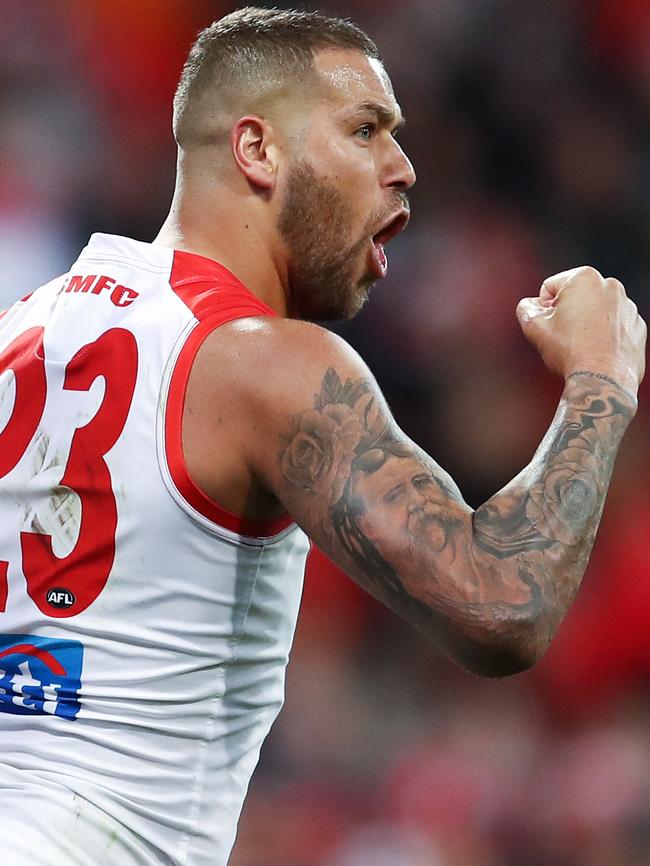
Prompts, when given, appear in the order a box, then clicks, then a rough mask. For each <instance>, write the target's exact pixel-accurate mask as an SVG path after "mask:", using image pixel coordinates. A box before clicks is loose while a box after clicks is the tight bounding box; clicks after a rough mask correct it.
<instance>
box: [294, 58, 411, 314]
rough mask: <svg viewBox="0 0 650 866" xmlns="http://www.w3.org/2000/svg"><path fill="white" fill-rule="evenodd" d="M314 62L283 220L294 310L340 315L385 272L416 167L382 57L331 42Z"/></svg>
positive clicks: (360, 303) (353, 306) (358, 304)
mask: <svg viewBox="0 0 650 866" xmlns="http://www.w3.org/2000/svg"><path fill="white" fill-rule="evenodd" d="M314 67H315V71H316V74H317V76H318V79H319V81H320V84H321V89H322V99H320V100H319V101H318V105H317V107H316V108H315V110H314V111H313V112H312V113H310V116H309V122H308V126H307V127H306V129H305V130H304V134H303V136H302V140H301V141H300V144H299V147H298V148H297V150H298V153H297V155H296V156H295V157H294V158H293V160H292V162H291V165H290V166H289V169H288V175H287V180H286V187H285V191H284V200H283V204H282V209H281V212H280V216H279V223H278V226H279V230H280V233H281V235H282V238H283V240H284V242H285V244H286V247H287V251H288V272H289V287H290V291H291V314H292V315H298V316H300V317H301V318H305V319H343V318H350V317H351V316H353V315H354V314H355V313H357V312H358V311H359V310H360V309H361V307H362V306H363V304H364V302H365V301H366V299H367V297H368V290H369V288H370V286H371V284H372V283H373V282H374V281H375V280H376V279H379V278H381V277H383V276H384V275H385V273H386V269H387V260H386V256H385V253H384V249H383V245H384V243H386V242H387V241H388V240H390V238H391V237H393V236H394V234H397V232H398V231H400V230H401V229H402V228H404V226H405V225H406V222H407V219H408V202H407V200H406V195H405V191H406V190H407V189H408V188H409V187H410V186H412V184H413V183H414V181H415V175H414V173H413V168H412V166H411V163H410V162H409V161H408V159H407V157H406V156H405V155H404V153H403V151H402V149H401V148H400V146H399V145H398V144H397V142H396V140H395V138H394V137H393V136H394V133H395V131H396V130H397V129H398V128H399V126H400V125H401V122H402V118H401V113H400V109H399V106H398V105H397V102H396V101H395V97H394V95H393V91H392V87H391V84H390V80H389V79H388V76H387V75H386V73H385V71H384V69H383V67H382V65H381V64H380V63H379V61H376V60H372V59H370V58H368V57H366V56H365V55H363V54H361V53H359V52H349V51H339V50H328V51H322V52H320V53H319V54H317V55H316V57H315V60H314Z"/></svg>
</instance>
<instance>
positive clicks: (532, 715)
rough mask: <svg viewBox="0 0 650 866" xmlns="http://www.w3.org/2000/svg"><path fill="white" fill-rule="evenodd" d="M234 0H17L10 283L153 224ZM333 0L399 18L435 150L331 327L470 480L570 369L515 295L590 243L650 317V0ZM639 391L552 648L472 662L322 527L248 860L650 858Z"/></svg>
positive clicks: (645, 535)
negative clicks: (387, 243)
mask: <svg viewBox="0 0 650 866" xmlns="http://www.w3.org/2000/svg"><path fill="white" fill-rule="evenodd" d="M258 5H272V4H265V3H263V2H261V3H259V4H258ZM276 5H280V6H289V5H294V6H296V5H298V6H299V5H300V4H285V3H277V4H276ZM233 8H235V4H232V3H227V2H218V0H215V2H207V0H138V2H137V3H134V2H128V0H83V2H82V0H59V2H57V3H51V2H49V0H30V2H28V3H25V2H24V0H0V21H1V24H0V263H1V267H0V307H2V306H5V305H7V304H8V303H10V302H11V301H12V300H13V299H14V298H16V297H20V296H22V295H25V294H27V293H28V292H29V291H30V290H32V289H33V288H34V287H35V286H36V285H38V284H39V283H41V282H44V281H46V280H48V279H50V278H51V277H53V276H55V275H56V274H57V273H60V272H63V271H65V270H66V269H67V267H68V265H69V263H70V262H71V261H72V260H73V259H74V258H75V257H76V255H77V252H78V250H79V249H80V248H81V246H83V245H84V244H85V242H86V239H87V237H88V235H89V234H90V233H91V232H93V231H108V232H115V233H118V234H125V235H129V236H132V237H135V238H138V239H141V240H151V239H152V238H153V236H154V235H155V233H156V231H157V228H158V226H159V224H160V222H161V221H162V219H163V217H164V215H165V213H166V208H167V206H168V203H169V200H170V196H171V191H172V188H173V179H174V178H173V167H174V154H175V150H174V145H173V141H172V138H171V132H170V100H171V96H172V94H173V90H174V86H175V83H176V79H177V77H178V74H179V71H180V67H181V65H182V63H183V60H184V56H185V53H186V51H187V48H188V46H189V44H190V42H191V40H192V38H193V36H194V35H195V33H196V32H197V31H198V30H199V29H200V28H201V27H203V26H205V25H206V24H208V23H209V22H210V21H211V20H212V19H214V18H217V17H220V15H222V14H225V13H226V12H229V11H231V10H232V9H233ZM312 8H313V7H312ZM319 8H321V9H322V10H323V11H325V12H328V13H331V14H338V15H343V16H350V17H352V18H353V19H354V20H355V21H357V22H358V23H359V24H360V25H361V26H363V27H364V28H365V29H366V30H367V31H368V32H369V34H370V35H371V36H373V37H374V38H375V39H376V41H377V42H378V44H379V45H380V48H381V50H382V53H383V55H384V58H385V61H386V65H387V68H388V70H389V73H390V74H391V77H392V79H393V83H394V85H395V89H396V93H397V97H398V99H399V101H400V103H401V105H402V109H403V111H404V114H405V115H406V117H407V126H406V128H405V130H404V131H403V133H402V134H401V137H400V141H401V142H402V144H403V146H404V148H405V149H406V151H407V152H408V153H409V155H410V156H411V158H412V160H413V162H414V164H415V167H416V170H417V172H418V183H417V185H416V186H415V187H414V189H413V191H412V195H411V199H412V208H413V219H412V222H411V226H410V227H409V230H408V232H407V233H406V234H405V235H403V236H401V237H400V238H399V239H398V240H396V241H394V242H393V244H391V247H390V248H389V251H388V252H389V256H390V259H391V270H390V276H389V278H388V279H387V280H386V281H385V282H384V283H382V284H381V285H380V286H377V287H376V288H375V289H374V291H373V294H372V299H371V303H370V304H369V305H368V307H367V308H366V309H365V310H364V311H363V312H362V313H361V314H360V315H359V316H358V318H357V319H356V320H354V321H353V322H351V323H347V324H345V325H344V326H337V329H338V330H339V331H340V332H341V333H342V334H343V335H344V336H345V337H346V338H347V339H349V340H350V341H351V342H352V343H353V345H355V346H356V347H357V348H358V349H359V350H360V351H361V353H362V354H363V356H364V357H365V358H366V360H367V361H368V362H369V364H370V366H371V368H372V369H373V370H374V372H375V373H376V375H377V377H378V379H379V381H380V383H381V385H382V387H383V388H384V391H385V392H386V394H387V396H388V399H389V401H390V403H391V405H392V407H393V409H394V412H395V414H396V416H397V418H398V420H399V422H400V423H401V425H402V427H403V428H404V429H405V430H406V431H407V432H408V433H409V434H410V435H411V436H412V437H413V438H415V439H416V440H417V441H418V442H419V443H420V444H422V445H423V446H424V447H425V448H426V449H427V450H428V451H429V452H430V453H431V454H432V455H433V456H434V457H435V458H436V459H437V460H438V461H439V462H440V463H441V464H442V465H443V466H445V468H447V469H448V470H449V471H450V472H451V473H452V475H453V476H454V477H455V479H456V480H457V481H458V483H459V485H460V487H461V489H462V491H463V493H464V495H465V497H466V499H467V501H468V502H469V503H470V504H472V505H473V506H478V505H479V504H480V503H481V502H483V501H484V500H485V499H486V498H487V497H489V496H490V495H491V494H492V493H494V492H495V491H496V490H498V489H499V488H500V487H501V486H503V485H504V484H505V483H506V482H507V481H508V480H509V479H510V478H511V477H513V476H514V475H515V474H516V473H517V472H518V471H519V470H520V469H521V468H522V467H523V465H525V464H526V463H527V462H528V461H529V459H530V457H531V455H532V453H533V451H534V449H535V446H536V444H537V443H538V442H539V440H540V439H541V436H542V434H543V432H544V430H545V428H546V426H547V425H548V423H549V421H550V419H551V417H552V415H553V411H554V406H555V403H556V401H557V398H558V396H559V393H560V389H561V385H560V384H559V383H558V382H556V381H554V380H553V379H551V378H550V377H549V376H548V374H546V373H545V371H544V370H543V368H542V365H541V362H540V361H539V359H538V358H537V357H536V355H535V353H534V352H533V351H532V350H531V349H529V348H528V347H527V345H526V344H525V342H524V340H523V338H522V336H521V334H520V332H519V330H518V327H517V325H516V322H515V318H514V306H515V304H516V301H517V300H518V299H519V298H520V297H522V296H524V295H533V294H536V293H537V287H538V286H539V283H540V282H541V280H542V279H543V278H544V277H545V276H547V275H549V274H550V273H553V272H556V271H559V270H564V269H566V268H568V267H572V266H574V265H577V264H583V263H590V264H593V265H595V266H596V267H598V268H599V269H600V270H601V271H602V272H603V273H606V274H607V275H615V276H617V277H619V278H620V279H622V280H623V281H624V282H625V284H626V286H627V288H628V293H629V294H630V295H631V296H632V297H633V299H634V300H635V301H636V303H637V304H638V306H639V308H640V309H641V311H642V312H643V313H644V314H645V316H646V318H647V317H648V315H649V314H650V146H649V145H650V3H649V2H648V0H544V2H541V0H347V2H343V0H341V2H330V0H323V2H322V3H321V4H320V5H319ZM641 396H642V399H641V408H640V411H639V414H638V416H637V419H636V421H635V423H634V425H633V427H632V428H631V429H630V431H629V434H628V436H627V438H626V440H625V442H624V446H623V449H622V453H621V457H620V461H619V463H618V465H617V469H616V475H615V480H614V482H613V484H612V489H611V493H610V498H609V500H608V504H607V508H606V512H605V518H604V521H603V525H602V529H601V533H600V535H599V539H598V543H597V546H596V550H595V553H594V556H593V559H592V563H591V565H590V567H589V570H588V573H587V576H586V579H585V582H584V585H583V588H582V590H581V592H580V595H579V598H578V601H577V602H576V604H575V606H574V608H573V610H572V611H571V613H570V614H569V616H568V618H567V620H566V622H565V624H564V625H563V627H562V629H561V632H560V634H559V636H558V638H557V640H556V642H555V644H554V645H553V647H552V648H551V650H550V651H549V653H548V654H547V657H546V658H545V659H544V660H543V661H542V662H541V663H540V664H539V665H538V666H537V667H536V668H535V669H533V670H532V671H530V672H527V673H525V674H522V675H519V676H518V677H515V678H513V679H508V680H503V681H481V680H478V679H475V678H473V677H470V676H469V675H467V674H465V673H463V672H462V671H459V670H457V669H455V668H454V667H452V666H451V665H450V664H449V663H448V662H447V661H446V660H445V659H444V658H443V657H442V656H441V655H440V654H439V653H438V652H437V651H436V650H435V648H432V647H430V646H427V645H425V644H424V642H423V640H422V639H421V638H420V637H419V636H417V635H415V634H414V633H412V632H411V631H410V630H409V629H408V628H407V627H405V626H404V625H402V624H401V623H400V622H399V621H398V620H397V619H396V618H395V617H394V616H393V615H392V614H390V613H389V612H387V611H384V610H383V609H381V608H380V607H379V606H378V605H377V604H375V603H374V602H373V601H372V600H371V599H369V598H368V597H366V596H365V595H364V594H363V593H361V591H360V590H358V589H356V588H355V587H354V586H353V585H352V584H351V583H350V582H349V581H348V580H347V579H346V578H344V577H343V576H342V575H341V574H340V573H338V572H337V570H336V569H335V568H334V567H333V566H332V565H331V564H330V563H328V562H327V560H326V559H325V558H324V557H323V556H322V555H321V554H320V553H319V552H318V551H314V552H313V554H312V556H311V560H310V565H309V569H308V574H307V583H306V589H305V598H304V603H303V610H302V614H301V620H300V624H299V628H298V633H297V638H296V645H295V648H294V652H293V655H292V661H291V664H290V668H289V675H288V687H287V703H286V706H285V709H284V711H283V713H282V714H281V716H280V719H279V721H278V723H277V724H276V726H275V728H274V729H273V731H272V733H271V736H270V737H269V740H268V741H267V744H266V745H265V747H264V749H263V753H262V759H261V763H260V767H259V771H258V773H257V775H256V777H255V778H254V781H253V784H252V786H251V791H250V796H249V799H248V802H247V805H246V807H245V811H244V816H243V818H242V822H241V827H240V834H239V841H238V844H237V847H236V850H235V853H234V854H233V858H232V866H648V864H650V694H649V690H648V684H649V682H650V543H649V539H650V493H649V486H650V485H649V482H650V464H649V461H648V441H649V432H650V388H649V387H647V386H644V389H643V390H642V395H641Z"/></svg>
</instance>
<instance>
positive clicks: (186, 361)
mask: <svg viewBox="0 0 650 866" xmlns="http://www.w3.org/2000/svg"><path fill="white" fill-rule="evenodd" d="M260 314H261V313H260V311H259V310H255V309H250V308H248V309H244V308H239V309H232V310H230V311H229V312H228V313H227V314H225V315H224V314H223V313H221V314H219V315H217V316H210V317H208V318H206V319H204V320H203V321H201V322H198V323H195V324H194V325H193V327H192V328H191V330H190V331H189V333H186V335H185V338H184V339H183V340H181V346H180V350H179V351H178V353H177V354H176V356H175V358H173V359H172V360H171V363H170V365H169V366H170V372H169V374H168V375H167V376H166V382H165V384H164V385H163V393H162V399H161V416H162V417H161V422H162V423H161V425H160V426H161V430H160V435H159V437H158V438H159V446H160V447H161V450H162V455H161V456H162V460H163V463H164V466H165V468H166V470H167V474H168V481H169V482H171V484H172V486H173V491H172V492H175V493H176V494H177V495H176V496H175V497H174V498H176V499H177V501H178V504H179V505H181V506H182V507H183V506H189V507H190V510H191V513H194V515H198V516H199V517H200V518H203V519H204V520H207V521H208V526H206V528H208V529H213V530H216V531H217V532H219V530H226V531H227V532H228V533H232V534H234V535H235V536H237V538H244V539H250V540H254V541H257V542H258V543H259V542H261V541H263V540H268V539H273V540H275V539H276V538H277V537H278V536H279V535H282V536H283V535H284V534H285V532H286V531H287V530H288V529H290V528H293V527H295V523H294V521H293V519H292V518H291V517H290V515H288V514H286V515H284V516H282V517H279V518H276V519H274V520H258V519H255V518H251V517H246V516H244V515H239V514H234V513H233V512H231V511H228V510H227V509H225V508H223V507H222V506H221V505H219V504H218V503H217V502H215V501H214V500H213V499H211V498H210V497H209V496H208V495H207V494H206V493H205V492H204V491H203V490H201V488H200V487H199V486H198V485H197V484H196V482H195V481H194V479H193V478H192V477H191V475H190V472H189V469H188V466H187V463H186V461H185V455H184V452H183V412H184V408H185V395H186V391H187V383H188V379H189V376H190V372H191V370H192V366H193V364H194V359H195V358H196V354H197V352H198V351H199V349H200V348H201V345H202V344H203V342H204V340H205V339H206V338H207V337H208V336H209V335H210V334H211V333H212V332H213V331H214V330H215V328H217V327H219V326H220V325H224V324H226V323H227V322H232V321H234V320H235V319H240V318H245V317H247V316H255V315H260ZM262 314H263V313H262ZM201 522H203V521H201Z"/></svg>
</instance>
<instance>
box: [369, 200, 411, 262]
mask: <svg viewBox="0 0 650 866" xmlns="http://www.w3.org/2000/svg"><path fill="white" fill-rule="evenodd" d="M409 216H410V215H409V211H408V210H407V209H406V208H400V210H398V211H397V213H394V214H391V216H390V217H388V218H387V219H386V221H385V222H384V224H383V225H382V226H381V227H380V229H379V231H378V232H376V233H375V234H374V235H373V236H372V261H373V270H374V271H375V273H376V274H377V276H378V277H379V278H380V279H383V277H385V276H386V274H387V273H388V258H387V256H386V252H385V250H384V247H385V245H386V244H387V243H388V242H389V241H390V240H392V239H393V238H394V237H395V235H398V234H399V233H400V232H402V231H404V229H405V228H406V226H407V223H408V221H409Z"/></svg>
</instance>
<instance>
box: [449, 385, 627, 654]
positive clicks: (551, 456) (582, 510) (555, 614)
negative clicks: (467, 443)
mask: <svg viewBox="0 0 650 866" xmlns="http://www.w3.org/2000/svg"><path fill="white" fill-rule="evenodd" d="M635 410H636V401H635V399H634V398H633V397H632V396H631V395H630V394H628V393H627V392H626V391H624V390H622V389H621V388H620V387H619V386H618V385H617V384H616V383H615V382H614V381H613V380H609V379H607V378H606V377H602V376H596V375H583V374H577V375H573V376H571V377H570V378H569V379H568V381H567V383H566V387H565V390H564V393H563V395H562V399H561V401H560V405H559V407H558V410H557V413H556V416H555V418H554V420H553V423H552V425H551V427H550V429H549V431H548V433H547V434H546V436H545V437H544V440H543V442H542V444H541V445H540V447H539V449H538V450H537V453H536V454H535V456H534V458H533V460H532V461H531V463H530V464H529V466H528V467H526V469H525V470H524V471H523V472H522V473H520V475H518V476H517V478H515V479H514V480H513V481H512V482H511V483H510V484H509V485H508V486H507V487H506V488H504V489H503V490H502V491H500V492H499V493H498V494H496V495H495V496H493V497H492V498H491V499H490V500H488V501H487V502H486V503H485V504H484V505H482V506H481V507H480V508H479V509H478V510H477V511H476V512H475V513H474V515H473V520H472V525H473V533H472V535H473V559H474V562H475V564H476V568H477V570H478V573H479V575H480V581H481V592H480V598H479V599H478V600H469V604H468V602H465V605H464V610H465V612H468V608H469V610H471V612H472V613H473V615H474V617H475V618H476V619H478V621H479V623H480V622H481V621H484V620H489V621H490V622H492V623H493V627H494V626H496V627H497V629H498V624H499V623H500V622H501V623H502V628H503V631H504V641H507V640H508V639H509V638H512V639H514V638H518V639H520V640H523V641H524V643H526V641H527V642H528V645H527V646H524V651H525V652H529V653H530V654H531V656H532V657H538V656H539V655H540V654H541V653H542V652H543V651H544V649H545V648H546V646H547V645H548V643H549V641H550V640H551V638H552V636H553V634H554V633H555V631H556V629H557V627H558V625H559V623H560V622H561V620H562V618H563V617H564V615H565V613H566V611H567V610H568V608H569V605H570V604H571V602H572V600H573V598H574V597H575V594H576V591H577V589H578V586H579V584H580V581H581V579H582V576H583V574H584V571H585V568H586V566H587V562H588V559H589V554H590V552H591V549H592V546H593V543H594V539H595V536H596V531H597V529H598V524H599V522H600V517H601V514H602V510H603V505H604V502H605V497H606V494H607V489H608V486H609V481H610V478H611V474H612V468H613V465H614V458H615V456H616V453H617V451H618V447H619V444H620V442H621V439H622V437H623V434H624V433H625V430H626V429H627V426H628V424H629V422H630V421H631V419H632V417H633V416H634V413H635ZM452 606H453V602H452ZM459 612H460V608H459ZM531 623H533V624H534V628H532V629H531V628H530V624H531ZM520 624H521V627H520ZM524 624H525V625H524ZM524 629H525V631H526V634H527V636H528V637H527V638H526V639H525V640H524V639H523V638H520V636H519V635H517V634H516V633H517V632H518V631H521V632H522V633H523V631H524ZM508 630H510V632H514V634H508Z"/></svg>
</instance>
